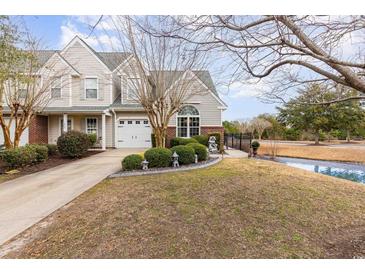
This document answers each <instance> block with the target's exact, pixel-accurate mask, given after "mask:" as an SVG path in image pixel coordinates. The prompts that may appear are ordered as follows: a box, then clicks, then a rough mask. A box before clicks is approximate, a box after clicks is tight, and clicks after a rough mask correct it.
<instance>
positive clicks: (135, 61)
mask: <svg viewBox="0 0 365 274" xmlns="http://www.w3.org/2000/svg"><path fill="white" fill-rule="evenodd" d="M159 19H160V17H155V18H153V20H152V21H149V20H148V18H147V17H143V18H141V17H133V18H132V17H129V16H117V17H113V24H114V28H115V32H116V33H117V36H118V40H119V44H120V47H119V48H118V49H119V50H122V51H124V52H129V53H130V57H129V58H128V59H127V61H125V62H124V63H123V66H121V67H120V69H119V73H120V74H121V75H122V88H123V87H126V88H127V89H129V90H130V91H133V92H130V91H129V93H133V94H132V95H130V96H129V99H131V98H132V99H133V101H134V103H138V104H140V105H141V106H142V107H143V109H144V110H145V111H146V113H147V116H148V118H149V121H150V124H151V127H152V129H153V133H154V134H155V138H156V146H157V147H164V146H165V140H166V134H167V127H168V124H169V121H170V119H171V118H172V117H173V115H174V114H176V113H177V112H178V111H179V110H180V109H181V107H182V105H183V104H184V103H186V102H187V101H188V100H189V99H190V98H192V97H193V96H194V95H197V94H203V93H205V92H207V90H203V89H201V88H199V87H197V86H196V85H195V83H196V81H195V80H197V79H198V78H197V77H198V75H199V73H201V70H202V69H204V67H205V65H206V54H207V53H206V52H205V51H201V50H200V46H199V45H194V44H191V43H187V42H184V41H179V40H176V39H173V38H170V37H163V36H160V37H156V36H153V35H151V34H150V33H149V32H146V29H149V28H153V29H162V28H163V24H164V22H163V21H162V20H159Z"/></svg>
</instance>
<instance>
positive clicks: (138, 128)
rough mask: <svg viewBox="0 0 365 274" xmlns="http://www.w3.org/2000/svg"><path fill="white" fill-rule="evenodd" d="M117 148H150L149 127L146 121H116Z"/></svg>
mask: <svg viewBox="0 0 365 274" xmlns="http://www.w3.org/2000/svg"><path fill="white" fill-rule="evenodd" d="M117 142H118V143H117V146H118V148H126V147H151V127H150V125H149V122H148V120H147V119H122V120H119V121H118V129H117Z"/></svg>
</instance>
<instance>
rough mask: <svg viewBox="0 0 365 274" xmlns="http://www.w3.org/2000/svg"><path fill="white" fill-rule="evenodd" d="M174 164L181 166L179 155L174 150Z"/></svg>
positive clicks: (174, 165)
mask: <svg viewBox="0 0 365 274" xmlns="http://www.w3.org/2000/svg"><path fill="white" fill-rule="evenodd" d="M172 166H173V167H175V168H176V167H179V155H178V154H177V153H176V151H174V154H172Z"/></svg>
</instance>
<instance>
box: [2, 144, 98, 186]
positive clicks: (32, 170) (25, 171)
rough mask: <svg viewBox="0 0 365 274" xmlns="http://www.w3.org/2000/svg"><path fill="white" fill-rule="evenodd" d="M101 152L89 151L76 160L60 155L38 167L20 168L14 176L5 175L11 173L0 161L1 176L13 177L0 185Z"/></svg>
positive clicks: (51, 157)
mask: <svg viewBox="0 0 365 274" xmlns="http://www.w3.org/2000/svg"><path fill="white" fill-rule="evenodd" d="M100 152H101V151H95V150H94V151H88V152H87V153H86V155H85V156H83V157H81V158H75V159H72V158H64V157H62V156H60V155H54V156H50V157H49V158H48V160H47V161H45V162H42V163H39V164H36V165H31V166H25V167H23V168H18V169H17V170H18V171H19V172H17V173H13V174H6V173H5V172H7V171H9V168H8V167H6V165H5V163H4V162H3V161H1V160H0V176H2V175H3V174H4V175H11V176H8V177H9V178H7V179H6V180H3V181H0V183H2V182H5V181H8V180H11V179H15V178H18V177H21V176H24V175H28V174H32V173H35V172H38V171H42V170H46V169H49V168H52V167H55V166H59V165H62V164H66V163H69V162H73V161H76V160H79V159H82V158H86V157H90V156H92V155H95V154H98V153H100Z"/></svg>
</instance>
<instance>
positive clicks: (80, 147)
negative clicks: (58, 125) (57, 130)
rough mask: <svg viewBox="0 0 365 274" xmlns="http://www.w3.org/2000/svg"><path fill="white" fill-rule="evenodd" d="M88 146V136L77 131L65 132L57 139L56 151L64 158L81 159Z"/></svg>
mask: <svg viewBox="0 0 365 274" xmlns="http://www.w3.org/2000/svg"><path fill="white" fill-rule="evenodd" d="M89 145H90V142H89V137H88V135H87V134H86V133H83V132H79V131H69V132H66V133H64V134H62V135H61V136H60V137H58V139H57V147H58V151H59V152H60V153H61V155H62V156H64V157H70V158H78V157H81V156H83V155H85V154H86V152H87V150H88V148H89Z"/></svg>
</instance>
